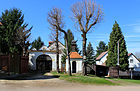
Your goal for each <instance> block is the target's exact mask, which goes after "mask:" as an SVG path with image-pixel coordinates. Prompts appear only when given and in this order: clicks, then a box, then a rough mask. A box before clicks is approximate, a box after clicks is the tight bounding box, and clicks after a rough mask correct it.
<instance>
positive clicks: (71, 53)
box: [70, 52, 82, 58]
mask: <svg viewBox="0 0 140 91" xmlns="http://www.w3.org/2000/svg"><path fill="white" fill-rule="evenodd" d="M70 58H82V56H80V55H79V54H78V53H77V52H70Z"/></svg>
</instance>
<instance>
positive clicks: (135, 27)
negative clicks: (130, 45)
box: [123, 23, 140, 33]
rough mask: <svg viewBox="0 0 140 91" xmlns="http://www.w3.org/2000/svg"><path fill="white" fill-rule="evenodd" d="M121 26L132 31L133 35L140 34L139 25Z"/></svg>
mask: <svg viewBox="0 0 140 91" xmlns="http://www.w3.org/2000/svg"><path fill="white" fill-rule="evenodd" d="M123 26H124V27H128V28H130V29H131V31H133V32H135V33H140V23H133V24H126V25H123Z"/></svg>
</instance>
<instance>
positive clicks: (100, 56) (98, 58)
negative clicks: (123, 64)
mask: <svg viewBox="0 0 140 91" xmlns="http://www.w3.org/2000/svg"><path fill="white" fill-rule="evenodd" d="M106 53H108V51H106V52H102V53H101V54H100V55H99V56H98V57H97V58H96V60H100V59H101V58H102V57H103V56H104V55H105V54H106ZM131 55H133V56H134V57H135V58H136V59H137V60H139V59H138V58H137V57H136V56H135V55H134V54H133V53H128V57H130V56H131Z"/></svg>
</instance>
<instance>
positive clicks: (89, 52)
mask: <svg viewBox="0 0 140 91" xmlns="http://www.w3.org/2000/svg"><path fill="white" fill-rule="evenodd" d="M86 53H87V60H88V61H89V62H92V63H94V60H95V53H94V49H93V47H92V44H91V43H90V42H89V44H88V46H87V50H86Z"/></svg>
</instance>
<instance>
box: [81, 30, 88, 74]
mask: <svg viewBox="0 0 140 91" xmlns="http://www.w3.org/2000/svg"><path fill="white" fill-rule="evenodd" d="M82 37H83V63H82V64H83V67H82V69H83V75H84V76H85V75H87V69H86V62H85V60H86V41H87V38H86V33H83V35H82Z"/></svg>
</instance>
